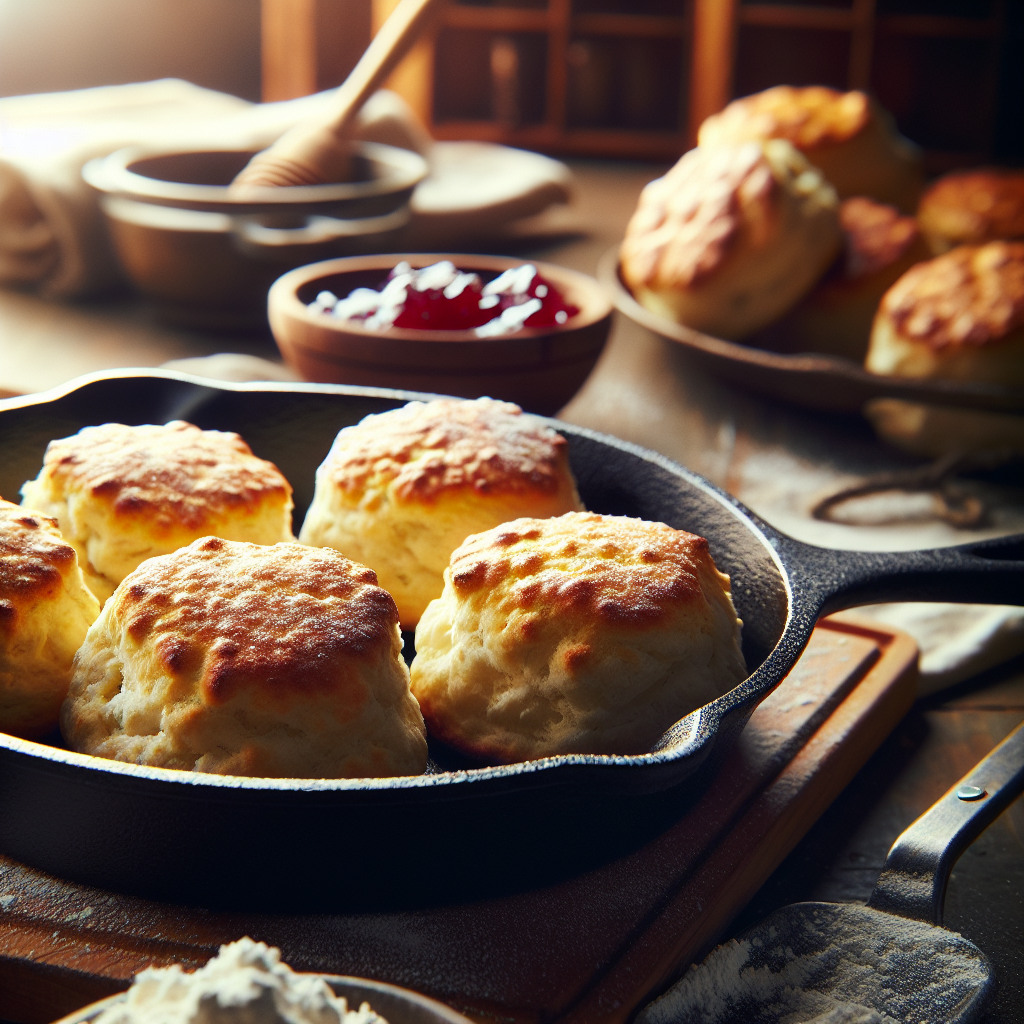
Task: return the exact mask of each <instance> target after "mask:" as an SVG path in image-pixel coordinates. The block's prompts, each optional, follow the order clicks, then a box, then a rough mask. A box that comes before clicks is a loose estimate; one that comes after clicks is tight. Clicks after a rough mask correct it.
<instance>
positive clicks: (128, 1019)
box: [93, 938, 387, 1024]
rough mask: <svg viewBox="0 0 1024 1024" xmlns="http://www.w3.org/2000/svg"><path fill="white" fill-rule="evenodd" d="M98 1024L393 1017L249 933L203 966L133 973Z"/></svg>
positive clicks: (285, 1023) (352, 1021) (340, 1023)
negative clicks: (298, 969)
mask: <svg viewBox="0 0 1024 1024" xmlns="http://www.w3.org/2000/svg"><path fill="white" fill-rule="evenodd" d="M93 1024H387V1021H386V1020H384V1018H383V1017H380V1016H378V1015H377V1014H376V1013H374V1012H373V1010H371V1009H370V1006H369V1004H368V1003H363V1004H362V1006H360V1008H359V1009H358V1010H349V1008H348V1004H347V1003H346V1002H345V1000H344V999H342V998H341V997H340V996H336V995H335V994H334V993H333V992H332V991H331V988H330V986H329V985H328V984H327V982H326V981H324V980H323V978H320V977H317V976H315V975H307V974H296V973H295V972H294V971H292V969H291V968H290V967H289V966H288V965H287V964H283V963H281V954H280V951H279V950H277V949H274V948H272V947H270V946H266V945H265V944H264V943H262V942H253V940H252V939H250V938H243V939H239V940H238V942H232V943H231V944H230V945H228V946H221V948H220V953H219V954H218V955H217V956H216V957H214V959H213V960H211V961H210V962H209V963H208V964H206V966H205V967H201V968H200V969H199V970H198V971H195V972H194V973H191V974H189V973H186V972H184V971H183V970H182V969H181V967H179V966H178V965H177V964H174V965H173V966H171V967H150V968H147V969H146V970H144V971H140V972H139V973H138V974H137V975H136V976H135V981H134V982H133V983H132V987H131V988H130V989H129V990H128V995H127V998H126V999H125V1001H124V1002H123V1003H118V1004H117V1005H115V1006H112V1007H111V1008H110V1009H109V1010H104V1011H103V1013H101V1014H100V1015H99V1016H98V1017H97V1018H96V1019H95V1021H94V1022H93Z"/></svg>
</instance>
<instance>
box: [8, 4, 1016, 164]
mask: <svg viewBox="0 0 1024 1024" xmlns="http://www.w3.org/2000/svg"><path fill="white" fill-rule="evenodd" d="M392 6H393V0H262V3H261V2H260V0H86V2H82V0H33V2H32V3H26V2H24V0H0V95H3V96H11V95H18V94H23V93H34V92H49V91H55V90H63V89H74V88H82V87H87V86H93V85H106V84H114V83H121V82H132V81H143V80H147V79H154V78H162V77H179V78H185V79H187V80H189V81H191V82H195V83H196V84H198V85H203V86H207V87H209V88H213V89H218V90H222V91H224V92H229V93H232V94H234V95H236V96H240V97H243V98H245V99H250V100H256V99H260V98H263V99H268V100H277V99H289V98H292V97H295V96H300V95H305V94H307V93H310V92H315V91H317V90H319V89H325V88H328V87H330V86H333V85H336V84H338V83H339V82H340V81H341V80H342V79H343V78H344V77H345V75H346V74H347V73H348V71H349V70H350V69H351V67H352V66H353V65H354V64H355V62H356V60H357V59H358V57H359V54H360V53H361V52H362V50H363V48H364V47H365V45H366V43H367V42H368V40H369V38H370V34H371V31H372V26H373V25H375V24H379V22H380V21H382V20H383V18H384V17H385V16H386V14H387V13H388V11H389V10H390V9H391V7H392ZM1022 47H1024V4H1022V3H1020V2H1018V0H815V2H813V3H807V2H789V3H764V2H760V0H743V2H737V0H453V2H452V3H451V4H449V7H448V9H447V11H446V12H445V14H444V17H443V20H442V24H441V25H440V27H439V28H438V30H437V31H436V32H435V33H434V35H433V36H432V38H431V39H429V40H427V41H425V42H424V43H423V44H422V45H421V46H420V47H419V48H418V49H417V51H416V52H414V53H413V54H412V55H411V56H410V57H409V58H408V59H407V60H406V62H405V64H404V65H403V67H402V68H401V69H400V70H399V72H398V73H397V74H396V76H395V79H394V81H393V82H392V85H393V87H395V88H396V89H397V91H399V92H400V93H402V94H403V95H404V96H405V98H406V99H407V100H409V101H410V103H411V104H412V106H413V107H414V109H415V110H416V111H417V112H418V113H419V114H420V116H421V117H422V119H423V120H424V121H425V122H426V123H427V125H428V127H429V128H430V129H431V131H432V133H433V135H434V136H435V137H436V138H439V139H455V138H460V139H483V140H488V141H497V142H506V143H509V144H512V145H518V146H523V147H526V148H530V149H536V150H540V151H543V152H549V153H555V154H575V155H583V156H622V157H632V158H639V159H654V160H659V159H660V160H664V159H671V158H673V157H675V156H678V155H679V153H681V152H682V151H683V150H684V149H686V148H688V146H689V145H690V144H692V138H693V135H694V133H695V131H696V126H697V125H698V124H699V123H700V121H701V120H703V118H704V117H705V116H706V115H707V114H709V113H712V112H714V111H715V110H718V109H720V108H721V107H722V106H723V105H724V103H725V102H727V101H728V100H729V99H731V98H732V97H734V96H743V95H746V94H748V93H752V92H756V91H758V90H760V89H764V88H767V87H768V86H771V85H775V84H778V83H788V84H792V85H805V84H824V85H831V86H835V87H836V88H840V89H846V88H864V89H868V90H870V91H871V92H872V93H874V94H875V95H876V96H877V97H878V99H879V100H880V101H881V103H882V104H883V106H885V107H886V108H887V109H889V110H890V111H892V112H893V114H894V115H895V117H896V119H897V122H898V124H899V126H900V128H901V130H902V131H903V132H904V134H906V135H907V136H908V137H910V138H911V139H913V140H914V141H916V142H918V143H919V144H920V145H921V146H922V147H924V149H925V153H926V166H927V169H928V170H929V171H930V172H932V173H937V172H940V171H943V170H947V169H949V168H951V167H958V166H968V165H972V164H978V163H980V162H986V161H996V162H1000V163H1015V162H1019V161H1020V159H1021V157H1022V155H1024V131H1022V130H1021V123H1022V107H1024V99H1022V88H1021V76H1020V73H1019V57H1020V53H1021V52H1022Z"/></svg>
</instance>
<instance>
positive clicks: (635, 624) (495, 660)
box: [412, 513, 746, 762]
mask: <svg viewBox="0 0 1024 1024" xmlns="http://www.w3.org/2000/svg"><path fill="white" fill-rule="evenodd" d="M740 625H741V624H740V622H739V620H738V619H737V617H736V612H735V610H734V608H733V606H732V601H731V598H730V596H729V579H728V577H727V576H724V575H722V574H721V573H719V572H718V571H717V569H716V568H715V565H714V562H713V561H712V559H711V556H710V554H709V552H708V544H707V541H706V540H704V538H702V537H697V536H695V535H693V534H690V533H686V532H684V531H681V530H673V529H672V528H671V527H668V526H666V525H664V524H663V523H648V522H644V521H642V520H638V519H627V518H623V517H618V516H600V515H595V514H591V513H568V514H566V515H563V516H559V517H558V518H554V519H546V520H540V519H519V520H516V521H514V522H511V523H506V524H504V525H503V526H500V527H497V528H495V529H493V530H490V531H488V532H486V533H483V534H479V535H477V536H473V537H470V538H468V539H467V540H466V542H465V543H464V544H463V545H462V546H461V547H460V548H459V549H458V550H457V551H456V552H455V553H454V554H453V555H452V559H451V565H450V567H449V569H448V570H447V571H446V573H445V589H444V593H443V594H442V596H441V597H440V598H439V599H437V600H436V601H433V602H431V604H430V605H429V607H428V608H427V611H426V612H425V613H424V616H423V618H422V620H421V621H420V624H419V626H418V627H417V630H416V658H415V659H414V661H413V665H412V686H413V692H414V693H415V694H416V696H417V699H418V700H419V701H420V706H421V708H422V709H423V714H424V717H425V719H426V721H427V725H428V728H429V729H430V731H431V733H432V734H433V735H436V736H437V737H438V738H440V739H441V740H443V741H445V742H446V743H449V744H450V745H452V746H454V747H457V748H458V749H460V750H462V751H464V752H466V753H468V754H470V755H472V756H475V757H478V758H481V759H484V760H487V761H490V762H513V761H519V760H527V759H530V758H538V757H544V756H547V755H550V754H556V753H611V754H635V753H641V752H644V751H647V750H649V749H651V747H652V746H653V745H654V744H655V743H656V742H657V740H658V738H659V737H660V736H661V735H662V734H663V733H664V732H665V730H666V729H668V728H669V727H670V726H671V725H672V724H673V723H674V722H676V721H677V720H678V719H679V718H681V717H683V716H684V715H686V714H687V713H688V712H690V711H692V710H693V709H694V708H697V707H700V706H701V705H702V704H706V703H707V702H708V701H711V700H714V699H715V698H716V697H718V696H720V695H721V694H723V693H725V692H727V691H728V690H730V689H732V687H734V686H735V685H736V684H737V683H739V682H740V681H741V680H742V679H743V678H744V677H745V676H746V668H745V665H744V661H743V655H742V653H741V650H740V643H739V641H740Z"/></svg>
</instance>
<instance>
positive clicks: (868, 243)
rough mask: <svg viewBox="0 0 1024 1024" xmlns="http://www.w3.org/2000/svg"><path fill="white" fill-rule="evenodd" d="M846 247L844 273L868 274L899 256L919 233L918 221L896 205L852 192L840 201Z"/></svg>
mask: <svg viewBox="0 0 1024 1024" xmlns="http://www.w3.org/2000/svg"><path fill="white" fill-rule="evenodd" d="M839 223H840V225H841V226H842V229H843V237H844V242H845V246H844V248H845V251H844V258H843V266H842V270H843V276H844V277H845V278H847V279H848V280H854V279H856V278H860V277H868V276H869V275H871V274H875V273H878V271H880V270H884V269H885V268H886V267H888V266H891V265H892V264H893V263H895V262H896V261H897V260H899V259H902V258H903V256H904V255H905V254H906V253H907V251H908V250H909V249H910V248H911V246H913V244H914V243H915V242H916V241H917V239H918V238H919V237H920V232H919V230H918V227H917V221H915V220H914V218H913V217H906V216H903V215H902V214H901V213H900V211H899V210H897V209H896V207H895V206H889V205H887V204H885V203H876V202H875V201H874V200H873V199H867V198H865V197H863V196H854V197H853V198H851V199H844V200H843V201H842V202H841V203H840V204H839Z"/></svg>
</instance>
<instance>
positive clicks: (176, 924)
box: [0, 614, 917, 1024]
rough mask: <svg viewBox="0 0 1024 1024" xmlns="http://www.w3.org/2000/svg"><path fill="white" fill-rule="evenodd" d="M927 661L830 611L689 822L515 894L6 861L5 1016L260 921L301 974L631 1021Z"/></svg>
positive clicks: (203, 947) (70, 1006) (0, 912)
mask: <svg viewBox="0 0 1024 1024" xmlns="http://www.w3.org/2000/svg"><path fill="white" fill-rule="evenodd" d="M916 672H917V649H916V647H915V646H914V643H913V641H912V640H911V639H910V638H909V637H907V636H906V635H904V634H901V633H896V632H893V631H888V630H886V629H883V628H880V627H878V626H876V625H874V624H871V625H869V624H867V623H861V622H859V621H858V620H857V619H856V617H854V616H851V615H846V614H844V615H838V616H832V617H830V618H829V619H825V620H823V621H822V622H821V623H819V625H818V628H817V629H816V630H815V632H814V635H813V637H812V640H811V643H810V645H809V646H808V648H807V650H806V651H805V653H804V655H803V656H802V657H801V659H800V661H799V662H798V663H797V665H796V667H795V668H794V669H793V671H792V672H790V674H789V676H787V678H786V679H785V680H784V682H783V683H782V684H781V685H780V686H779V687H778V689H776V691H775V692H774V693H773V694H772V695H771V696H769V697H768V698H767V699H766V700H765V701H764V702H763V703H762V704H761V705H760V707H758V709H757V710H756V711H755V712H754V715H753V717H752V718H751V720H750V722H749V723H748V725H747V727H746V729H745V730H744V732H743V734H742V735H741V737H740V739H739V741H738V743H737V745H736V746H735V747H734V748H733V750H732V751H731V752H730V754H729V755H728V757H727V759H726V761H725V763H724V764H723V766H722V768H721V769H720V771H719V772H718V774H717V775H716V777H715V778H714V779H713V781H712V782H711V784H710V786H709V787H708V788H707V790H706V792H704V794H703V795H702V796H701V797H700V798H699V800H698V801H697V802H696V803H695V804H694V803H693V802H692V800H691V801H690V802H689V803H688V804H687V806H688V808H689V809H688V810H686V811H685V813H682V812H681V816H680V818H679V820H678V822H677V823H676V824H675V825H673V826H672V827H671V828H669V829H668V831H666V832H665V833H663V834H662V835H661V836H659V837H658V838H657V839H655V840H654V841H653V842H651V843H649V844H648V845H646V846H644V847H642V848H641V849H640V850H638V851H637V852H635V853H632V854H630V855H628V856H626V857H623V858H622V859H620V860H617V861H615V862H613V863H611V864H607V865H604V866H603V867H601V868H599V869H597V870H593V871H590V872H587V873H586V874H583V875H580V876H578V877H576V878H574V879H572V880H570V881H568V882H564V883H561V884H559V885H556V886H552V887H550V888H547V889H541V890H536V891H533V892H529V893H525V894H519V895H515V896H508V897H503V898H501V899H494V900H488V901H484V902H479V903H473V904H466V905H461V906H450V907H442V908H439V909H432V910H418V911H411V912H403V913H386V914H360V915H327V914H325V915H303V916H299V915H293V916H290V915H268V914H228V913H214V912H211V911H207V910H202V909H196V908H186V907H176V906H170V905H163V904H157V903H150V902H146V901H144V900H139V899H134V898H131V897H125V896H120V895H117V894H114V893H108V892H101V891H99V890H96V889H90V888H87V887H85V886H79V885H75V884H72V883H68V882H64V881H61V880H59V879H56V878H53V877H51V876H48V875H44V874H42V873H41V872H38V871H35V870H33V869H32V868H29V867H26V866H24V865H21V864H18V863H16V862H14V861H11V860H8V859H6V858H3V857H0V1018H2V1019H5V1020H8V1021H16V1022H19V1024H42V1022H46V1021H51V1020H54V1019H56V1018H57V1017H59V1016H61V1015H63V1014H65V1013H68V1012H70V1011H72V1010H74V1009H77V1008H78V1007H80V1006H82V1005H83V1004H85V1003H87V1002H89V1001H91V1000H94V999H98V998H100V997H102V996H104V995H108V994H110V993H112V992H115V991H117V990H119V989H121V988H124V987H126V985H127V983H128V980H129V979H130V978H131V976H132V975H133V974H134V973H135V972H136V971H138V970H140V969H141V968H142V967H144V966H148V965H154V964H167V963H172V962H175V961H177V962H179V963H182V964H184V965H185V966H186V967H187V968H194V967H197V966H199V965H200V964H202V963H204V962H205V961H206V960H207V959H208V958H209V957H210V956H212V955H213V954H214V953H215V952H216V949H217V946H218V945H219V944H221V943H223V942H228V941H231V940H233V939H236V938H238V937H239V936H241V935H251V936H252V937H253V938H256V939H261V940H263V941H265V942H268V943H270V944H272V945H276V946H280V947H281V950H282V952H283V955H284V958H285V960H286V961H287V962H288V963H290V964H291V965H292V966H293V967H295V968H297V969H300V970H310V971H323V972H328V973H334V974H350V975H357V976H362V977H369V978H376V979H379V980H382V981H389V982H392V983H395V984H399V985H403V986H406V987H408V988H412V989H416V990H418V991H420V992H423V993H426V994H427V995H431V996H433V997H434V998H437V999H440V1000H442V1001H444V1002H446V1003H448V1004H449V1005H451V1006H453V1007H455V1008H456V1009H458V1010H461V1011H462V1012H463V1013H465V1014H467V1015H468V1016H470V1017H473V1018H474V1019H476V1020H480V1021H494V1022H503V1024H548V1022H551V1024H554V1022H558V1024H619V1022H622V1021H625V1020H627V1019H628V1018H629V1017H630V1016H631V1015H632V1013H633V1012H634V1011H635V1010H636V1008H637V1007H638V1006H640V1005H643V1004H644V1003H646V1002H647V1001H648V1000H649V999H651V998H653V997H654V996H655V995H657V994H659V993H660V992H661V991H663V990H664V989H665V988H666V987H667V985H668V984H669V983H670V982H671V981H672V980H673V979H674V978H675V977H677V976H678V975H679V973H680V972H681V971H682V970H683V969H684V968H685V967H686V966H687V965H688V964H689V963H691V962H692V961H693V960H695V959H697V958H698V957H699V956H701V955H702V954H703V952H704V951H705V950H707V949H708V948H710V947H711V946H712V945H714V944H715V941H716V939H717V938H718V937H719V936H721V934H722V933H723V931H724V930H725V929H726V928H727V926H728V924H729V922H730V921H731V920H732V919H733V918H734V917H735V915H736V914H737V913H738V912H739V911H740V910H741V909H742V907H743V906H744V905H745V904H746V903H747V901H748V900H749V899H750V897H751V896H752V895H753V894H754V893H755V892H756V891H757V890H758V888H760V886H761V885H762V884H763V883H764V881H765V880H766V879H767V878H768V877H769V875H770V874H771V873H772V872H773V871H774V869H775V868H776V867H777V866H778V865H779V863H781V861H782V860H783V859H784V858H785V856H786V854H787V853H788V852H789V851H790V850H791V849H792V848H793V847H794V846H795V845H796V843H797V842H798V841H799V840H800V839H801V838H802V837H803V835H804V834H805V833H806V832H807V830H808V829H809V828H810V827H811V825H813V824H814V822H815V821H816V820H817V819H818V817H819V816H820V814H821V813H822V812H823V811H824V810H825V808H826V807H827V806H828V805H829V804H830V803H831V801H832V800H833V799H834V798H835V797H836V796H837V795H838V794H839V792H840V791H841V790H842V789H843V788H844V787H845V786H846V784H847V783H848V782H849V781H850V780H851V779H852V778H853V776H854V775H855V774H856V772H857V771H858V769H859V768H860V767H861V766H862V765H863V764H864V762H865V761H866V760H867V758H868V757H869V756H870V755H871V754H872V753H873V752H874V750H875V749H876V748H877V747H878V745H879V744H880V743H881V742H882V740H883V739H884V738H885V737H886V736H887V735H888V733H889V732H890V731H891V729H892V728H893V727H894V726H895V724H896V723H897V722H898V721H899V720H900V718H902V717H903V715H904V714H905V712H906V711H907V710H908V709H909V707H910V705H911V703H912V702H913V699H914V690H915V683H916ZM209 855H210V856H216V851H214V850H211V851H209ZM538 856H543V850H538ZM409 870H410V871H416V870H417V858H416V845H415V837H410V844H409ZM349 881H350V882H351V880H349ZM423 884H424V885H429V884H430V880H429V878H424V879H423Z"/></svg>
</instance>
